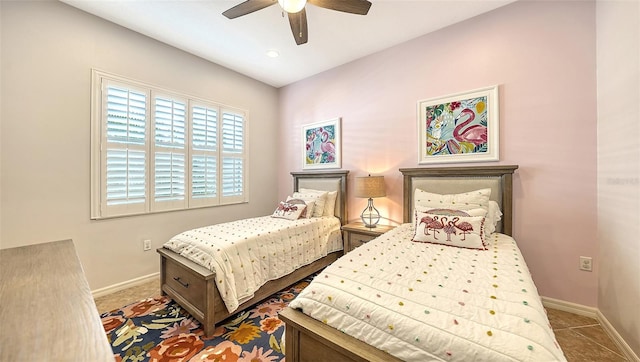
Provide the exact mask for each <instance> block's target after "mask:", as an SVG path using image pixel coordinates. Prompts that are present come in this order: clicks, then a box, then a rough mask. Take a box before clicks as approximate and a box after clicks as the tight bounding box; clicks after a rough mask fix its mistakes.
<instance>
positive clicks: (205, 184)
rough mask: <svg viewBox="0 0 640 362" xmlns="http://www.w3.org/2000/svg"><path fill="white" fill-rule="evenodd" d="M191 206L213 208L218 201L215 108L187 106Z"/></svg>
mask: <svg viewBox="0 0 640 362" xmlns="http://www.w3.org/2000/svg"><path fill="white" fill-rule="evenodd" d="M191 137H192V141H191V147H192V149H191V200H190V204H192V205H215V204H217V203H218V202H219V200H218V195H219V192H218V144H219V142H218V109H217V108H215V107H211V106H207V105H199V104H194V105H193V106H192V107H191Z"/></svg>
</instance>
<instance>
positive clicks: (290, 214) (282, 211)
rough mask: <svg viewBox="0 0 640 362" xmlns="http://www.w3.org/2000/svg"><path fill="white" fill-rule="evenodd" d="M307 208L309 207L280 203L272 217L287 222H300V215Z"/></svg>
mask: <svg viewBox="0 0 640 362" xmlns="http://www.w3.org/2000/svg"><path fill="white" fill-rule="evenodd" d="M306 208H307V205H300V204H292V203H289V202H285V201H280V203H279V204H278V207H277V208H276V210H275V211H274V212H273V214H271V217H278V218H282V219H287V220H298V218H299V217H300V215H302V213H303V212H304V210H305V209H306Z"/></svg>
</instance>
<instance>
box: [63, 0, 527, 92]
mask: <svg viewBox="0 0 640 362" xmlns="http://www.w3.org/2000/svg"><path fill="white" fill-rule="evenodd" d="M61 1H62V2H64V3H66V4H69V5H71V6H74V7H76V8H78V9H81V10H84V11H86V12H88V13H91V14H94V15H96V16H99V17H101V18H104V19H106V20H109V21H111V22H114V23H116V24H119V25H121V26H124V27H126V28H129V29H131V30H133V31H136V32H138V33H141V34H144V35H146V36H148V37H151V38H153V39H156V40H159V41H161V42H163V43H166V44H169V45H171V46H174V47H176V48H179V49H182V50H184V51H186V52H189V53H192V54H195V55H197V56H199V57H202V58H204V59H207V60H210V61H212V62H214V63H216V64H220V65H222V66H224V67H227V68H230V69H233V70H235V71H237V72H239V73H242V74H245V75H247V76H249V77H251V78H254V79H257V80H260V81H262V82H264V83H267V84H270V85H272V86H275V87H281V86H284V85H287V84H290V83H293V82H296V81H298V80H301V79H304V78H306V77H309V76H311V75H314V74H317V73H320V72H322V71H325V70H327V69H331V68H333V67H336V66H338V65H341V64H345V63H348V62H350V61H352V60H355V59H358V58H361V57H364V56H366V55H369V54H372V53H375V52H378V51H380V50H382V49H385V48H389V47H391V46H393V45H396V44H400V43H402V42H405V41H407V40H409V39H413V38H416V37H418V36H421V35H423V34H426V33H429V32H432V31H435V30H438V29H441V28H443V27H446V26H448V25H451V24H454V23H457V22H460V21H463V20H466V19H468V18H471V17H473V16H476V15H479V14H482V13H484V12H487V11H491V10H493V9H495V8H498V7H500V6H503V5H506V4H509V3H511V2H514V1H515V0H410V1H403V0H371V2H372V5H371V9H370V10H369V14H367V15H365V16H362V15H352V14H346V13H341V12H338V11H333V10H328V9H323V8H320V7H316V6H314V5H311V4H307V6H306V10H307V20H308V24H309V25H308V27H309V42H308V43H307V44H303V45H299V46H298V45H296V43H295V41H294V39H293V35H292V34H291V29H290V28H289V20H288V19H287V17H286V16H284V17H283V15H282V10H281V9H280V6H278V5H277V4H276V5H272V6H270V7H268V8H265V9H262V10H259V11H257V12H254V13H251V14H248V15H245V16H242V17H239V18H236V19H233V20H230V19H227V18H226V17H224V16H223V15H222V12H223V11H225V10H227V9H229V8H231V7H233V6H235V5H237V4H239V3H241V2H242V1H243V0H61ZM270 49H273V50H277V51H278V52H279V54H280V56H279V57H277V58H269V57H267V56H266V52H267V50H270Z"/></svg>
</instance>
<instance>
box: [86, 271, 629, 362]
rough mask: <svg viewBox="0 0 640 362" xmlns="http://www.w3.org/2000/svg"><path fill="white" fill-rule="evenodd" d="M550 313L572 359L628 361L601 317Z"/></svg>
mask: <svg viewBox="0 0 640 362" xmlns="http://www.w3.org/2000/svg"><path fill="white" fill-rule="evenodd" d="M159 283H160V282H159V281H151V282H148V283H145V284H142V285H139V286H136V287H132V288H129V289H125V290H122V291H119V292H115V293H113V294H109V295H106V296H103V297H99V298H96V299H95V302H96V305H97V306H98V311H99V312H100V313H104V312H109V311H112V310H114V309H118V308H120V307H123V306H125V305H127V304H130V303H133V302H136V301H138V300H141V299H144V298H148V297H153V296H157V295H160V284H159ZM547 315H548V316H549V321H550V322H551V326H552V327H553V330H554V333H555V335H556V339H557V340H558V343H559V344H560V346H561V347H562V350H563V351H564V354H565V356H566V357H567V360H568V361H569V362H621V361H627V359H626V358H625V357H624V356H623V354H622V353H621V352H620V350H619V349H618V347H617V346H616V345H615V343H614V342H613V341H612V340H611V338H609V336H608V335H607V333H606V332H605V331H604V329H603V328H602V326H600V324H599V323H598V321H597V320H595V319H593V318H589V317H584V316H581V315H577V314H572V313H568V312H563V311H560V310H556V309H547Z"/></svg>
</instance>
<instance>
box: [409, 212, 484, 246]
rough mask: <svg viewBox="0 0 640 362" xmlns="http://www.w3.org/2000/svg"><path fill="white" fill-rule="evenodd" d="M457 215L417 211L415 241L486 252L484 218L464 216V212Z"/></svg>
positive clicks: (456, 213)
mask: <svg viewBox="0 0 640 362" xmlns="http://www.w3.org/2000/svg"><path fill="white" fill-rule="evenodd" d="M455 211H456V212H455V213H451V214H443V213H429V212H419V211H417V210H416V211H415V219H416V220H415V234H414V236H413V241H416V242H421V243H432V244H443V245H450V246H457V247H460V248H467V249H478V250H486V246H485V239H484V223H485V219H486V218H485V217H484V216H468V214H467V216H464V215H463V214H464V213H465V212H464V211H462V210H455Z"/></svg>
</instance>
